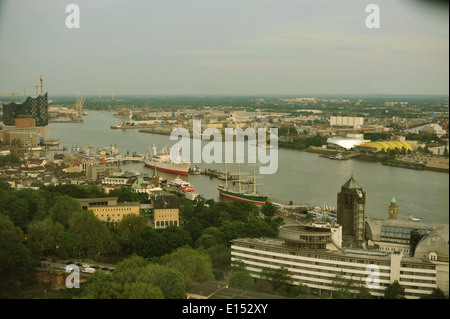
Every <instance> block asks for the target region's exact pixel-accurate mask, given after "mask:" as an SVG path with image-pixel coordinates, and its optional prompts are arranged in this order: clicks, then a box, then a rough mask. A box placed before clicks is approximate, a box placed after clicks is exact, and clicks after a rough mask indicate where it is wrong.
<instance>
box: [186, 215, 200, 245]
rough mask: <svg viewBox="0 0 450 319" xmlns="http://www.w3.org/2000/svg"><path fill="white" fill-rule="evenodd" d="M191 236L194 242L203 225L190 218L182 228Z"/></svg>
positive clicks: (194, 218)
mask: <svg viewBox="0 0 450 319" xmlns="http://www.w3.org/2000/svg"><path fill="white" fill-rule="evenodd" d="M183 228H184V229H185V230H186V231H187V232H188V233H189V235H190V236H191V239H192V241H196V240H197V239H198V238H199V237H200V236H201V234H202V231H203V225H202V223H200V221H199V219H198V218H197V217H195V216H194V217H192V218H191V219H190V220H189V221H188V222H187V223H186V224H185V226H184V227H183Z"/></svg>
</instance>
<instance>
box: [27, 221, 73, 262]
mask: <svg viewBox="0 0 450 319" xmlns="http://www.w3.org/2000/svg"><path fill="white" fill-rule="evenodd" d="M63 231H64V226H63V225H62V224H61V223H59V222H54V221H53V220H52V219H51V218H50V217H48V218H46V219H44V220H43V221H38V222H33V223H31V224H30V226H29V227H28V235H29V239H30V241H31V242H33V243H36V244H38V245H39V247H40V249H41V252H42V253H44V254H45V255H47V254H54V253H55V252H56V246H57V244H58V240H57V235H58V234H59V233H61V232H63Z"/></svg>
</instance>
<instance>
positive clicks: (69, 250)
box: [56, 231, 78, 259]
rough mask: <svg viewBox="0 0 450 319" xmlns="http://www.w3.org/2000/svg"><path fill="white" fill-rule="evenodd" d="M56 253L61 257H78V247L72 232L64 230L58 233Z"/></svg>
mask: <svg viewBox="0 0 450 319" xmlns="http://www.w3.org/2000/svg"><path fill="white" fill-rule="evenodd" d="M56 243H57V246H58V248H57V249H56V255H57V256H58V257H59V258H61V259H68V258H74V257H78V248H77V246H76V244H75V240H74V238H73V236H72V234H70V233H68V232H65V231H62V232H59V233H58V234H57V235H56Z"/></svg>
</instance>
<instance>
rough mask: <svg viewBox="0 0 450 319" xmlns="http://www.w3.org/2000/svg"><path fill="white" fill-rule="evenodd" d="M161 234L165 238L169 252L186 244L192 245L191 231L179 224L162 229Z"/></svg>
mask: <svg viewBox="0 0 450 319" xmlns="http://www.w3.org/2000/svg"><path fill="white" fill-rule="evenodd" d="M161 234H162V236H163V238H164V242H165V247H166V252H167V253H170V252H171V251H173V250H174V249H176V248H178V247H182V246H184V245H192V239H191V235H189V232H188V231H186V230H184V229H183V228H180V227H178V226H175V225H173V226H168V227H166V228H164V229H162V230H161Z"/></svg>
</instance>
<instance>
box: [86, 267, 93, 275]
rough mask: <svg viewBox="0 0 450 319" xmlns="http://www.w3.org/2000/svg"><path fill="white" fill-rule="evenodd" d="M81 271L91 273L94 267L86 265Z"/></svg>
mask: <svg viewBox="0 0 450 319" xmlns="http://www.w3.org/2000/svg"><path fill="white" fill-rule="evenodd" d="M83 272H85V273H88V274H93V273H95V269H94V268H91V267H88V268H84V269H83Z"/></svg>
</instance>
